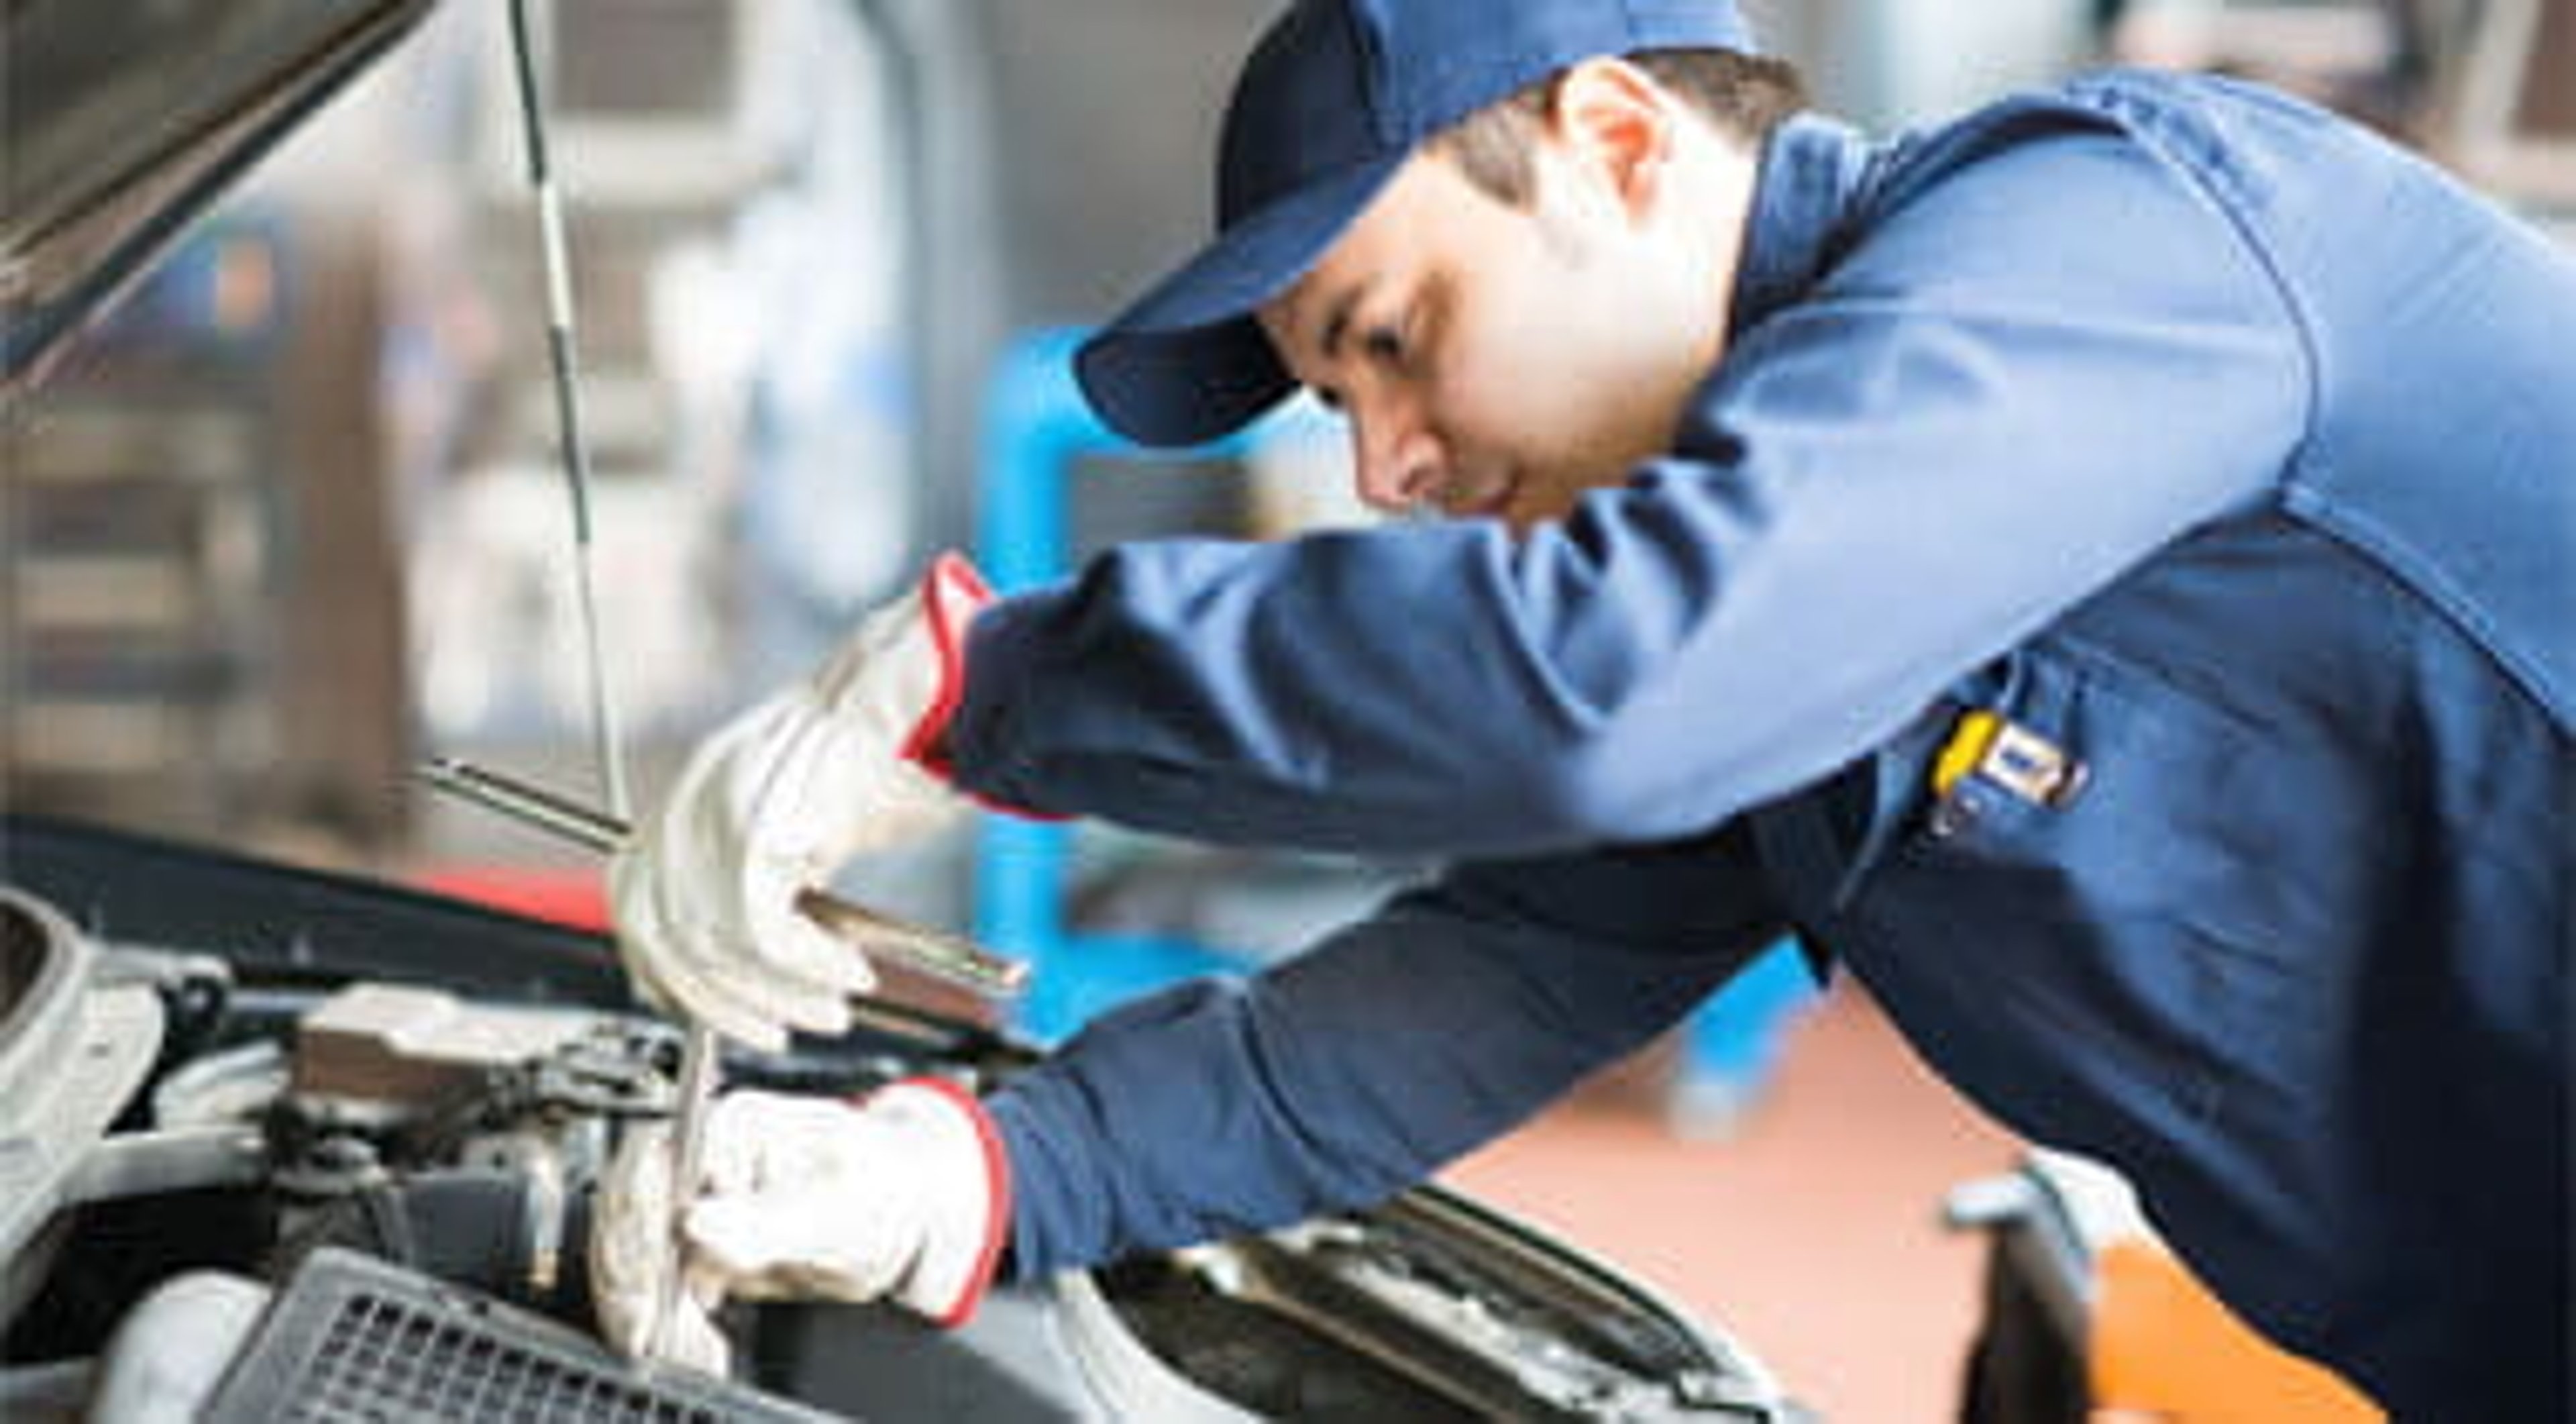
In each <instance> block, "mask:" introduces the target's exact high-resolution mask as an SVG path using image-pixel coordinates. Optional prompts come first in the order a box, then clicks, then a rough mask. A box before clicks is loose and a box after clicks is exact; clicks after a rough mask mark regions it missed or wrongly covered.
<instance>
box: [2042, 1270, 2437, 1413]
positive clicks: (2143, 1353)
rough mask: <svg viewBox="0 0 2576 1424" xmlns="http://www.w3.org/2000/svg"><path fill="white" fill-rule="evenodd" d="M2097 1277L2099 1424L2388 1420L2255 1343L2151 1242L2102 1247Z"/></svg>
mask: <svg viewBox="0 0 2576 1424" xmlns="http://www.w3.org/2000/svg"><path fill="white" fill-rule="evenodd" d="M2093 1278H2094V1287H2095V1290H2096V1292H2097V1294H2096V1295H2095V1297H2094V1304H2093V1317H2092V1330H2093V1338H2092V1340H2091V1342H2090V1343H2091V1350H2090V1355H2091V1359H2092V1364H2091V1376H2092V1393H2093V1410H2094V1412H2093V1418H2094V1420H2095V1424H2113V1422H2114V1421H2126V1420H2132V1419H2135V1420H2157V1421H2162V1424H2378V1421H2382V1420H2385V1419H2386V1418H2387V1416H2386V1415H2385V1414H2383V1413H2381V1412H2380V1410H2379V1409H2378V1408H2377V1407H2376V1406H2374V1405H2372V1404H2371V1403H2370V1402H2369V1401H2368V1400H2366V1399H2364V1398H2362V1396H2361V1395H2360V1393H2359V1392H2357V1391H2356V1390H2354V1389H2353V1388H2352V1386H2350V1385H2348V1384H2346V1383H2344V1382H2343V1379H2342V1378H2341V1377H2340V1376H2338V1375H2336V1374H2335V1373H2333V1372H2332V1371H2330V1370H2328V1369H2326V1368H2324V1367H2323V1366H2321V1365H2317V1364H2313V1363H2311V1362H2309V1361H2307V1360H2304V1359H2301V1358H2300V1357H2298V1356H2296V1355H2293V1354H2291V1353H2289V1352H2288V1351H2286V1350H2283V1349H2281V1348H2279V1347H2278V1346H2276V1345H2273V1344H2272V1343H2270V1342H2269V1341H2266V1340H2264V1339H2263V1338H2262V1337H2261V1336H2259V1335H2256V1334H2255V1333H2254V1331H2253V1330H2252V1329H2251V1328H2250V1327H2248V1326H2247V1325H2246V1324H2245V1323H2244V1322H2243V1321H2240V1320H2238V1319H2237V1318H2236V1316H2235V1315H2234V1314H2232V1313H2230V1312H2229V1310H2228V1309H2227V1307H2225V1306H2223V1305H2221V1304H2219V1303H2218V1298H2217V1297H2216V1296H2213V1295H2211V1294H2210V1293H2209V1291H2208V1289H2207V1288H2206V1287H2204V1286H2202V1285H2201V1284H2200V1282H2199V1281H2198V1280H2196V1279H2194V1278H2193V1277H2192V1275H2191V1273H2190V1272H2189V1271H2187V1270H2185V1269H2184V1268H2183V1265H2182V1263H2181V1262H2180V1261H2178V1260H2176V1259H2175V1258H2174V1257H2173V1256H2172V1255H2171V1254H2170V1253H2168V1252H2167V1251H2166V1250H2165V1249H2164V1248H2163V1247H2162V1246H2160V1245H2158V1244H2156V1243H2154V1242H2152V1241H2144V1240H2125V1241H2113V1242H2109V1243H2107V1244H2105V1245H2102V1246H2101V1247H2099V1248H2098V1249H2097V1251H2096V1252H2095V1255H2094V1258H2093Z"/></svg>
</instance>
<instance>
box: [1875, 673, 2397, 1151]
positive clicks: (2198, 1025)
mask: <svg viewBox="0 0 2576 1424" xmlns="http://www.w3.org/2000/svg"><path fill="white" fill-rule="evenodd" d="M1981 715H1982V716H1990V717H1992V718H1993V719H1995V721H1994V723H1993V724H1992V726H1990V727H1989V728H1988V729H1987V733H1988V735H1989V737H1990V738H1991V737H1993V736H1994V731H1995V728H2001V729H2002V734H2001V739H2000V741H1991V742H1990V744H1989V745H1990V748H1991V750H1992V753H1993V754H1990V755H1988V756H1986V757H1984V758H1982V759H1980V758H1979V757H1977V756H1975V755H1973V754H1972V753H1973V751H1974V749H1973V748H1970V749H1967V750H1964V751H1963V750H1962V748H1961V747H1960V745H1959V744H1958V742H1957V741H1956V740H1955V734H1956V733H1957V732H1958V731H1959V730H1960V728H1961V727H1962V725H1963V721H1962V719H1968V720H1967V722H1966V725H1967V726H1969V728H1970V729H1971V730H1973V729H1974V723H1975V719H1976V718H1977V717H1979V716H1981ZM1945 746H1947V747H1948V748H1949V750H1950V751H1951V756H1950V758H1949V761H1950V765H1948V766H1947V767H1946V768H1945V767H1944V766H1943V765H1942V763H1943V761H1944V758H1943V756H1942V755H1941V753H1942V750H1943V748H1944V747H1945ZM2053 759H2062V760H2063V763H2064V764H2063V765H2058V764H2056V762H2055V760H2053ZM2336 759H2337V753H2336V751H2335V750H2334V748H2332V747H2331V746H2321V745H2315V744H2305V745H2303V744H2302V743H2301V741H2300V740H2299V738H2298V737H2297V736H2295V735H2289V734H2288V729H2286V728H2282V727H2278V726H2268V725H2265V724H2263V723H2260V722H2257V721H2255V720H2253V719H2252V718H2251V717H2249V716H2248V715H2246V714H2244V713H2241V712H2238V711H2235V710H2232V709H2229V708H2227V707H2225V706H2223V705H2221V704H2219V703H2217V702H2215V701H2214V700H2211V699H2209V698H2207V697H2205V696H2202V695H2200V694H2199V693H2198V692H2197V691H2195V690H2193V689H2189V688H2186V687H2184V686H2181V685H2179V684H2177V683H2175V682H2172V681H2169V680H2167V679H2165V678H2163V677H2161V676H2159V675H2156V674H2153V673H2149V672H2146V671H2143V670H2140V669H2137V668H2134V667H2130V666H2127V665H2125V664H2123V663H2121V662H2118V661H2116V660H2114V659H2112V658H2110V657H2108V656H2105V655H2100V654H2095V653H2092V652H2090V651H2088V650H2086V649H2083V648H2081V647H2077V646H2072V645H2069V644H2065V643H2047V644H2037V645H2031V646H2028V647H2025V648H2024V649H2023V650H2021V651H2020V652H2017V653H2015V654H2013V655H2012V656H2011V657H2009V658H2008V659H2006V660H2005V661H2004V662H2002V663H2000V664H1998V665H1997V667H1996V669H1995V670H1994V671H1993V672H1992V673H1991V674H1990V675H1989V676H1987V677H1985V678H1983V679H1981V680H1980V681H1979V683H1978V684H1977V685H1976V686H1973V687H1969V688H1964V689H1962V693H1961V698H1960V700H1958V701H1957V702H1955V703H1952V704H1950V705H1949V706H1947V707H1945V708H1944V709H1943V710H1941V711H1940V712H1937V713H1936V714H1934V715H1933V717H1932V718H1931V719H1929V721H1928V722H1927V725H1926V728H1925V730H1924V733H1923V734H1922V735H1920V736H1918V737H1917V738H1915V739H1914V745H1913V746H1912V748H1911V749H1910V750H1906V749H1902V748H1900V749H1898V750H1893V751H1890V752H1888V753H1885V754H1883V756H1882V759H1881V761H1880V764H1879V765H1878V767H1877V768H1876V775H1877V783H1878V784H1877V804H1876V805H1875V807H1874V808H1873V813H1872V815H1871V817H1870V833H1869V835H1868V837H1867V839H1866V841H1865V842H1864V848H1863V849H1862V851H1861V852H1860V854H1859V857H1858V858H1857V860H1856V861H1855V862H1854V863H1852V864H1851V865H1849V866H1848V867H1847V870H1846V873H1845V875H1844V876H1843V878H1842V883H1841V886H1840V889H1839V893H1838V895H1837V896H1836V902H1835V904H1834V905H1833V906H1832V907H1831V908H1830V910H1828V911H1827V912H1826V914H1825V931H1824V932H1825V937H1826V938H1827V940H1828V941H1829V942H1830V943H1832V944H1833V946H1834V948H1835V949H1836V951H1837V953H1838V954H1840V955H1841V957H1842V958H1843V959H1844V960H1845V961H1846V962H1847V963H1848V965H1849V966H1850V968H1851V969H1852V970H1853V971H1854V972H1855V973H1856V974H1858V975H1859V976H1860V977H1861V978H1862V979H1863V980H1864V981H1865V982H1867V983H1869V984H1870V986H1871V987H1872V989H1873V990H1874V991H1875V992H1876V993H1877V994H1878V996H1879V998H1880V999H1881V1001H1882V1002H1883V1003H1884V1004H1885V1005H1886V1007H1887V1009H1888V1011H1889V1012H1890V1013H1891V1014H1892V1015H1894V1016H1895V1017H1896V1018H1897V1019H1898V1020H1899V1022H1901V1023H1903V1024H1904V1025H1905V1026H1906V1028H1907V1030H1908V1032H1909V1033H1910V1034H1912V1035H1913V1036H1914V1037H1915V1038H1916V1040H1917V1041H1918V1042H1919V1043H1921V1044H1922V1046H1923V1047H1924V1049H1925V1051H1926V1052H1927V1053H1928V1054H1930V1055H1931V1056H1932V1057H1933V1058H1934V1060H1935V1061H1936V1062H1938V1063H1939V1064H1940V1065H1941V1067H1942V1068H1943V1070H1944V1071H1945V1072H1946V1073H1948V1074H1949V1075H1950V1076H1951V1077H1952V1078H1953V1079H1954V1080H1955V1081H1958V1082H1959V1083H1960V1085H1961V1086H1962V1087H1964V1088H1966V1089H1967V1090H1968V1091H1969V1092H1971V1093H1972V1094H1974V1095H1975V1096H1977V1097H1978V1098H1980V1099H1981V1100H1982V1101H1984V1102H1985V1103H1986V1105H1987V1106H1988V1107H1989V1108H1990V1109H1991V1110H1993V1111H1996V1112H1997V1113H1998V1114H1999V1115H2001V1116H2003V1117H2005V1118H2006V1119H2007V1120H2008V1121H2012V1122H2014V1123H2015V1125H2017V1126H2019V1127H2021V1128H2022V1129H2023V1130H2024V1131H2027V1132H2031V1133H2033V1134H2034V1135H2038V1136H2041V1137H2043V1138H2045V1139H2047V1140H2051V1141H2056V1142H2061V1143H2065V1144H2068V1145H2076V1146H2094V1147H2097V1148H2103V1149H2117V1148H2122V1147H2127V1148H2135V1147H2137V1146H2139V1145H2140V1144H2141V1143H2142V1142H2144V1141H2170V1140H2171V1137H2172V1134H2173V1133H2175V1132H2177V1131H2192V1130H2194V1129H2193V1128H2192V1127H2191V1124H2192V1123H2193V1122H2195V1121H2197V1122H2206V1121H2208V1120H2210V1119H2213V1118H2215V1117H2216V1116H2218V1115H2219V1114H2220V1113H2221V1112H2222V1111H2225V1112H2229V1113H2231V1114H2234V1113H2239V1112H2251V1113H2253V1114H2254V1115H2256V1116H2261V1115H2264V1114H2277V1113H2283V1112H2292V1111H2295V1104H2296V1100H2297V1098H2298V1096H2299V1092H2300V1089H2299V1087H2298V1085H2299V1084H2300V1083H2301V1082H2302V1080H2303V1079H2306V1078H2307V1077H2308V1075H2310V1074H2311V1073H2313V1072H2314V1071H2316V1070H2317V1069H2318V1068H2319V1067H2320V1066H2321V1065H2320V1064H2319V1062H2318V1061H2317V1060H2316V1059H2315V1057H2314V1054H2315V1051H2316V1045H2315V1044H2314V1043H2312V1042H2309V1041H2307V1030H2306V1029H2304V1028H2303V1027H2302V1026H2301V1025H2302V1023H2303V1021H2304V1020H2305V1019H2306V1018H2307V1017H2309V1016H2308V1015H2303V1014H2302V1012H2301V1011H2300V1004H2299V1000H2300V998H2301V996H2302V992H2303V991H2302V988H2301V985H2302V984H2303V982H2305V981H2307V980H2308V979H2310V978H2311V977H2312V976H2313V974H2314V972H2315V971H2316V970H2317V969H2318V968H2320V966H2319V965H2318V964H2317V963H2316V962H2315V960H2314V957H2313V956H2314V955H2315V953H2316V952H2318V951H2319V950H2321V949H2324V948H2326V947H2327V944H2328V942H2329V936H2328V928H2329V923H2328V922H2329V921H2330V920H2331V918H2332V916H2331V915H2330V914H2329V913H2328V912H2327V909H2326V907H2325V906H2323V905H2321V904H2319V903H2318V902H2317V901H2316V899H2315V898H2314V896H2315V887H2316V886H2317V885H2318V884H2319V883H2320V881H2319V878H2318V877H2319V874H2320V873H2324V874H2326V875H2327V876H2328V878H2332V876H2333V875H2335V874H2338V873H2340V872H2337V871H2334V870H2332V869H2330V868H2329V867H2330V866H2331V864H2332V862H2334V861H2335V860H2336V859H2338V858H2340V857H2343V856H2345V855H2347V854H2348V853H2347V852H2343V851H2341V850H2339V848H2338V846H2337V844H2336V842H2337V841H2338V839H2339V838H2340V837H2339V835H2338V833H2337V832H2336V831H2335V830H2334V829H2333V823H2334V822H2336V821H2339V820H2341V819H2343V818H2342V816H2341V814H2340V813H2339V812H2338V810H2337V807H2336V806H2335V805H2334V804H2331V803H2332V802H2333V801H2334V800H2335V798H2334V797H2333V796H2332V795H2330V794H2328V790H2329V788H2331V787H2333V786H2336V785H2340V784H2343V783H2344V782H2345V781H2346V778H2344V777H2342V776H2340V775H2339V774H2338V773H2337V772H2336V770H2335V768H2334V767H2333V765H2332V764H2333V763H2334V762H2335V761H2336ZM1936 780H1937V781H1941V782H1944V783H1946V784H1947V789H1946V790H1942V791H1936V789H1935V782H1936Z"/></svg>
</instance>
